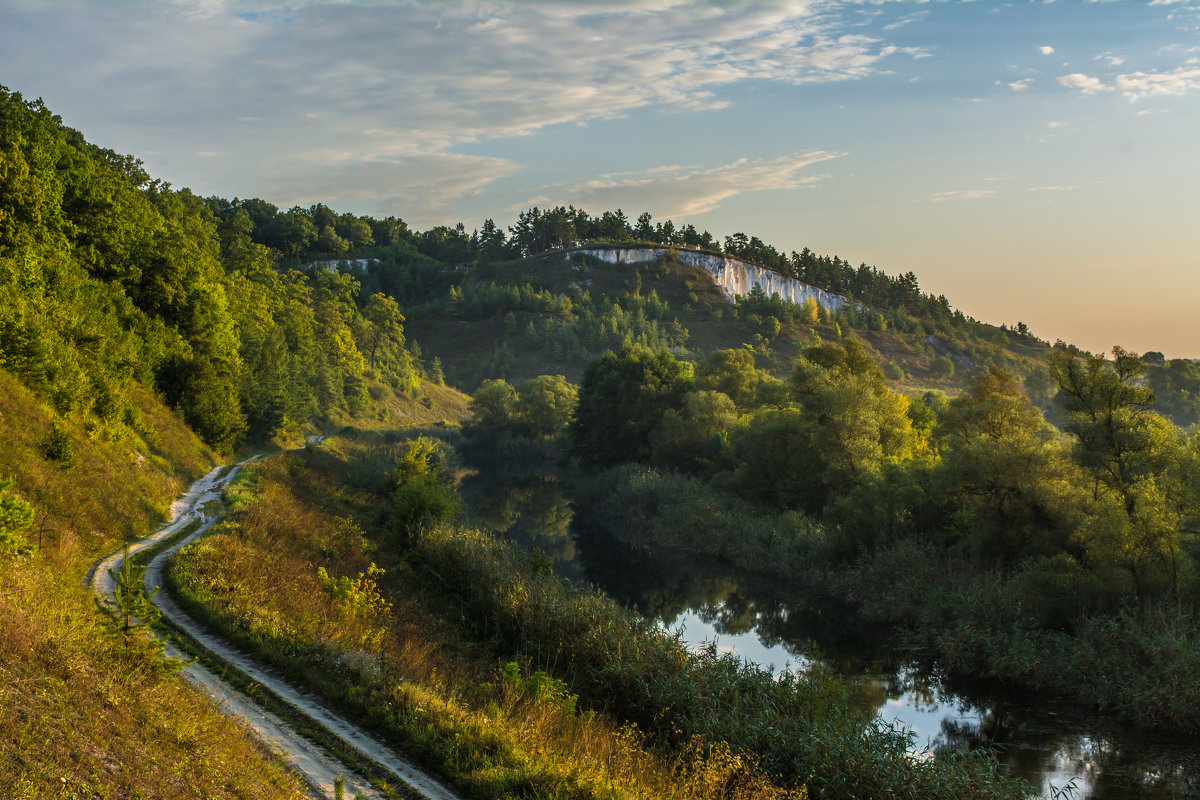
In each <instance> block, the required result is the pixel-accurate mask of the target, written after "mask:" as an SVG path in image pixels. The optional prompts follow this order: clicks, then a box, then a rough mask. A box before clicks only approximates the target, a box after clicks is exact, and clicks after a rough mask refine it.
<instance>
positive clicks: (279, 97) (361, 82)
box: [0, 0, 927, 211]
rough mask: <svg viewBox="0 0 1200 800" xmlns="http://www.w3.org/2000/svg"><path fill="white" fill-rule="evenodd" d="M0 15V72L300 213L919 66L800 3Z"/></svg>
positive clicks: (435, 200)
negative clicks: (655, 124) (15, 72)
mask: <svg viewBox="0 0 1200 800" xmlns="http://www.w3.org/2000/svg"><path fill="white" fill-rule="evenodd" d="M920 13H922V12H919V13H918V14H914V15H910V17H911V18H910V19H907V20H906V22H909V23H911V22H915V21H917V19H919V17H920ZM12 17H13V19H15V21H16V23H19V27H20V29H21V31H22V35H21V36H19V37H18V36H12V37H6V41H5V49H6V50H8V51H9V52H8V53H7V54H6V57H4V58H2V59H0V62H2V63H6V64H19V65H26V66H24V67H23V68H24V69H26V70H28V71H30V72H31V73H32V74H35V75H36V74H37V71H38V67H37V65H39V64H42V65H44V64H47V63H68V62H69V63H71V64H72V65H74V67H73V69H72V70H71V76H72V77H71V78H70V80H71V83H69V84H67V85H65V86H64V87H63V88H62V92H63V93H73V94H74V97H73V101H74V105H75V107H76V108H82V109H88V108H89V107H90V108H91V110H92V115H93V116H94V117H96V118H112V117H113V116H120V117H121V118H122V120H123V123H122V124H123V125H128V126H130V127H132V128H134V129H135V130H137V131H138V133H137V134H136V135H137V136H140V137H142V140H141V141H133V142H131V143H130V145H129V147H128V149H131V150H132V149H136V150H137V152H140V153H143V154H145V153H147V152H148V151H150V150H151V149H154V150H157V151H158V152H160V153H162V154H163V158H164V159H168V158H171V157H172V156H171V154H172V153H175V154H188V155H189V156H190V155H191V154H194V153H196V152H199V151H211V152H234V151H237V152H239V153H240V154H241V160H240V161H239V162H238V164H237V165H230V166H228V167H224V166H222V165H219V164H212V163H208V164H207V165H206V168H205V169H204V170H194V171H189V170H190V169H191V168H190V167H188V166H187V165H188V164H189V163H190V162H188V161H186V160H180V156H179V155H176V156H174V157H175V158H176V161H175V162H172V163H171V164H170V165H156V166H159V167H160V168H161V167H162V166H166V169H165V170H164V171H165V172H167V174H168V175H169V176H170V177H172V178H173V179H174V180H175V182H177V183H182V182H183V181H181V180H180V178H184V179H185V180H186V181H187V182H191V181H193V180H196V181H199V182H200V183H201V184H202V185H201V186H198V187H197V188H198V189H200V190H202V191H216V190H220V191H222V192H225V193H238V194H246V193H249V192H254V193H258V192H262V191H264V189H263V188H262V187H263V186H264V185H274V186H276V187H278V188H277V191H280V192H283V191H284V187H287V186H294V187H300V186H302V185H304V186H309V187H310V188H309V189H307V190H306V191H305V192H304V193H303V196H304V197H307V196H309V194H310V193H311V194H313V195H314V196H320V197H324V198H337V197H346V196H349V195H351V194H360V193H361V189H360V188H359V182H360V181H361V180H363V179H364V178H369V179H370V180H369V181H368V182H369V183H371V184H372V185H377V184H379V183H380V180H378V179H376V178H374V177H372V174H371V172H370V170H369V169H367V168H366V167H364V166H363V165H370V164H373V165H377V166H378V167H379V172H380V173H381V174H386V175H390V176H392V179H393V180H397V181H408V180H411V178H412V177H413V176H416V175H417V171H415V170H414V169H412V164H413V160H414V159H417V158H428V160H429V164H430V165H431V166H430V167H428V168H426V169H424V170H422V171H420V174H421V176H422V178H423V179H429V180H431V181H432V183H431V184H430V185H429V187H430V188H427V189H426V188H423V187H422V186H420V185H418V184H405V185H403V186H400V185H391V186H390V188H389V187H383V186H380V187H379V188H380V190H386V191H387V192H388V194H385V195H379V196H380V197H394V198H399V197H419V198H422V200H420V201H418V204H419V203H420V202H426V201H427V202H429V203H431V204H433V205H435V206H436V205H438V204H444V203H446V202H448V198H452V196H453V194H454V193H455V192H456V191H458V192H464V193H466V194H462V195H460V196H464V197H465V196H469V194H470V193H471V192H475V191H477V190H478V188H479V185H480V183H479V182H480V181H481V180H484V179H486V178H487V177H489V176H490V177H492V178H493V179H495V176H497V175H505V174H511V173H512V172H513V171H515V170H516V169H519V165H515V164H504V165H499V164H498V163H497V162H495V161H491V162H486V165H485V166H484V168H483V170H482V172H481V173H480V177H479V179H478V180H474V179H472V180H466V179H465V177H466V176H464V175H463V174H462V172H461V169H462V166H463V163H464V162H463V161H461V160H459V159H454V158H450V157H449V156H450V154H451V152H452V151H453V150H454V149H455V148H461V147H462V146H466V145H470V144H473V143H477V142H483V141H487V140H495V139H502V138H506V137H515V136H528V135H534V134H538V133H540V132H543V131H546V130H548V129H550V128H553V127H555V126H562V125H569V124H579V123H586V122H590V121H597V120H606V119H615V118H620V117H622V116H626V115H629V114H632V113H636V112H638V111H640V110H645V109H654V110H662V111H676V112H698V111H705V110H711V109H719V108H723V107H725V106H727V105H728V104H729V102H730V100H729V97H728V94H727V90H728V89H729V87H732V86H733V85H734V84H738V83H741V82H748V81H759V82H762V81H769V82H774V83H778V84H787V85H796V86H799V85H805V84H820V83H834V82H841V81H854V80H861V79H864V78H867V77H870V76H873V75H876V74H880V73H881V72H884V71H885V62H888V61H889V60H892V61H894V60H896V59H901V58H906V59H907V58H919V57H922V56H924V55H927V52H926V51H924V50H922V49H920V48H913V47H900V46H897V45H895V44H891V43H889V42H888V41H886V40H885V39H883V38H881V37H882V36H884V35H886V33H883V32H881V33H880V34H877V35H867V34H866V33H865V32H864V31H863V29H861V28H858V27H855V26H854V25H853V24H852V22H851V20H850V19H849V15H846V14H843V13H842V12H841V11H840V10H839V9H838V8H837V7H835V6H825V5H822V4H813V3H807V2H797V3H790V4H775V3H770V4H730V5H723V4H692V3H685V2H672V1H670V0H657V2H651V3H646V4H642V3H637V4H623V3H609V4H607V5H596V4H591V3H586V4H585V3H544V4H543V3H538V4H521V3H516V4H513V3H509V4H504V5H500V4H495V5H492V4H479V3H470V4H466V3H462V4H460V3H437V2H411V3H404V4H399V3H355V2H335V1H334V0H328V1H321V2H305V3H288V2H284V0H273V1H271V2H254V3H253V4H252V10H248V6H247V4H244V3H241V2H236V1H235V0H209V1H206V2H203V3H202V4H196V3H191V2H188V3H160V2H151V1H150V0H129V2H122V3H98V2H96V3H84V4H65V3H64V4H59V3H29V4H23V5H20V6H18V7H16V8H15V10H13V11H12ZM14 24H15V23H14ZM13 29H16V28H13ZM6 71H8V70H7V68H6ZM43 71H44V70H43ZM9 80H13V78H12V77H10V78H9ZM247 122H253V123H254V124H253V125H248V124H245V123H247ZM235 123H241V124H235ZM100 133H101V134H103V130H101V131H100ZM93 135H95V133H93ZM143 142H144V143H145V144H144V145H143ZM164 142H168V143H170V144H169V145H167V146H163V144H162V143H164ZM151 143H154V144H153V145H151ZM172 148H174V149H172ZM430 156H441V157H435V158H429V157H430ZM211 161H212V160H210V162H211ZM246 164H251V165H253V166H251V167H249V168H247V167H246V166H245V165H246ZM172 167H174V169H172ZM433 169H444V170H446V172H445V174H444V175H442V176H441V177H438V176H436V175H434V174H433V173H432V172H431V170H433ZM222 170H225V171H224V172H222ZM173 172H180V173H182V175H174V174H172V173H173ZM306 181H313V183H311V184H306V183H305V182H306ZM272 199H275V200H276V201H278V202H283V203H292V202H300V200H301V195H300V194H298V193H292V194H286V195H285V194H280V195H277V196H275V197H273V198H272ZM396 210H397V211H398V210H400V209H396Z"/></svg>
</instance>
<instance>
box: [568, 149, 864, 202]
mask: <svg viewBox="0 0 1200 800" xmlns="http://www.w3.org/2000/svg"><path fill="white" fill-rule="evenodd" d="M843 155H845V154H844V153H833V152H827V151H824V150H818V151H814V152H809V153H796V154H793V155H789V156H782V157H780V158H771V159H753V160H751V159H744V158H743V159H739V160H737V161H734V162H733V163H731V164H723V165H720V166H716V167H708V168H681V167H667V168H662V169H657V170H650V171H642V172H638V173H625V174H615V175H608V176H605V177H603V178H598V179H596V180H590V181H585V182H583V183H580V184H577V185H575V186H572V187H571V188H570V195H571V196H570V200H571V202H574V203H575V204H576V205H580V206H583V207H585V208H613V207H616V206H618V205H621V206H623V207H627V208H629V207H632V208H638V209H643V208H654V209H659V210H660V211H659V213H662V214H665V215H666V216H671V217H677V218H682V217H688V216H690V215H693V214H703V213H704V212H706V211H712V210H713V209H715V208H717V207H718V206H719V205H720V204H721V203H722V202H723V201H725V200H728V199H729V198H731V197H734V196H735V195H739V194H743V193H745V192H758V191H768V190H778V189H799V188H802V187H805V186H811V185H814V184H816V183H819V182H821V181H823V180H825V179H827V178H828V177H829V176H828V175H824V174H816V175H806V174H801V173H802V171H803V170H805V169H806V168H807V167H810V166H813V165H814V164H819V163H821V162H824V161H830V160H832V159H835V158H839V157H841V156H843ZM647 175H650V177H646V176H647Z"/></svg>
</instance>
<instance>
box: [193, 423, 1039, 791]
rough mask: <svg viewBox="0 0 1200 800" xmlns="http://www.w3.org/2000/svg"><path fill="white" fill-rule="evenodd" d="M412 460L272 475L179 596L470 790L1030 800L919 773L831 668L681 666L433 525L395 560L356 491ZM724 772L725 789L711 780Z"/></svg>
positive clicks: (944, 774) (513, 559)
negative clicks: (786, 674) (855, 706)
mask: <svg viewBox="0 0 1200 800" xmlns="http://www.w3.org/2000/svg"><path fill="white" fill-rule="evenodd" d="M400 446H403V443H398V444H397V445H395V446H393V445H387V444H385V443H383V442H382V440H375V443H374V444H371V443H368V442H367V441H363V442H359V443H345V444H343V443H340V442H339V443H338V444H337V445H336V446H335V447H334V448H332V449H329V450H328V452H306V453H302V454H297V455H294V456H288V457H287V458H286V459H285V460H282V461H277V462H275V463H274V464H268V465H264V466H262V467H260V468H259V469H258V470H257V471H256V474H258V475H260V476H261V477H260V483H259V485H258V487H257V488H255V489H254V490H253V492H252V494H254V495H255V497H256V499H255V500H253V501H250V502H244V503H243V502H241V501H238V500H237V499H236V498H235V500H234V503H233V505H234V506H235V510H234V513H233V514H232V515H231V517H230V520H229V522H228V523H227V524H226V525H227V526H226V527H225V528H223V529H222V530H219V531H218V532H217V533H216V535H214V537H212V538H210V539H208V540H205V541H204V542H203V543H201V544H200V545H198V546H196V547H195V548H194V549H193V551H191V552H190V553H189V554H187V555H186V556H185V558H184V559H182V560H181V562H180V564H179V566H178V567H177V570H176V581H177V583H178V584H179V586H180V587H181V589H182V594H183V595H184V597H185V600H186V601H187V602H189V603H190V604H191V605H192V607H193V609H194V610H195V611H194V613H204V614H206V615H207V617H208V619H210V620H211V621H213V622H214V623H215V624H217V625H218V626H222V627H223V628H224V631H223V632H224V633H226V635H229V636H231V637H233V638H237V639H240V640H241V642H242V644H243V645H244V646H247V647H251V648H255V649H257V651H258V653H259V654H260V657H263V658H265V659H267V660H269V661H272V663H275V664H276V666H277V667H278V668H279V669H281V670H283V671H285V672H289V673H291V674H292V675H294V676H295V677H296V678H297V679H299V680H302V681H304V682H307V683H308V685H310V686H312V687H313V688H316V689H318V690H320V691H321V692H322V693H324V694H325V695H326V696H327V697H330V698H331V699H332V700H333V701H334V702H336V703H337V704H338V705H339V706H341V707H342V708H343V709H344V710H345V711H346V712H347V713H348V714H351V715H352V716H354V715H356V716H357V717H358V718H359V719H360V721H363V722H364V723H365V724H368V725H369V726H371V727H373V728H374V729H375V730H376V731H377V732H378V733H379V734H380V735H381V736H383V737H384V738H391V739H394V740H395V741H397V743H401V744H402V746H404V747H405V749H407V750H408V751H409V752H413V753H414V754H417V755H419V756H421V757H422V758H425V759H428V763H429V764H430V766H432V767H435V768H436V769H438V770H439V771H442V772H443V775H444V776H445V777H446V779H447V780H448V781H450V782H452V783H454V784H455V785H456V787H457V788H459V789H460V790H461V791H463V792H464V793H465V794H468V795H470V796H474V797H497V796H506V795H507V794H509V793H513V792H515V791H516V787H518V786H525V787H526V789H527V790H530V791H532V787H534V786H537V787H540V789H539V791H541V792H542V793H543V794H552V795H554V796H570V797H586V796H605V797H608V796H656V797H661V796H689V797H691V796H696V797H700V796H708V794H709V793H710V792H716V793H717V794H726V793H727V792H728V791H730V790H731V789H736V791H734V795H735V796H745V797H751V796H762V797H774V796H785V795H786V796H791V795H794V794H796V793H803V792H806V791H807V792H809V793H813V794H816V795H819V796H827V797H857V796H862V795H863V793H864V792H865V793H869V794H875V795H885V794H886V795H888V796H896V797H914V798H917V797H939V796H941V797H960V796H964V795H973V796H985V797H1018V796H1024V795H1025V794H1026V793H1027V792H1028V790H1029V787H1027V786H1024V785H1022V784H1020V783H1019V782H1015V781H1012V780H1011V779H1007V778H1004V777H1002V775H1001V774H1000V773H999V770H998V769H997V767H996V764H995V762H994V761H992V760H989V759H986V758H981V757H975V756H970V757H968V756H961V755H957V756H950V757H947V758H945V759H939V760H937V761H929V762H923V761H914V760H913V759H912V758H911V757H910V755H909V754H908V752H907V748H906V744H907V742H906V739H905V737H904V736H902V735H900V734H897V733H894V732H892V731H888V730H884V729H881V728H879V727H878V726H876V725H875V724H874V723H873V722H871V721H870V720H869V719H865V718H864V717H863V716H862V715H861V713H859V712H856V711H853V710H852V709H850V707H849V704H848V703H847V702H846V694H845V687H843V686H841V685H840V684H839V683H838V682H837V681H836V680H834V679H832V677H831V676H830V675H829V674H828V673H827V672H824V671H822V670H813V671H810V672H807V673H803V674H797V675H795V676H793V677H791V678H788V679H786V680H781V681H777V680H775V679H774V678H773V677H772V676H771V675H770V674H769V673H767V672H764V671H760V670H757V669H754V668H750V667H747V666H745V665H744V664H741V663H739V662H738V661H737V660H736V659H730V658H723V657H721V656H719V655H717V654H716V653H715V652H711V651H710V652H708V653H701V654H692V653H689V652H688V651H687V649H686V648H684V647H683V646H682V645H681V644H680V643H679V642H678V641H676V640H675V639H674V638H673V637H671V636H669V635H666V634H663V633H662V632H660V631H659V630H658V629H657V628H656V626H654V625H652V624H651V623H649V622H648V621H646V620H643V619H640V618H638V617H636V616H635V615H632V614H630V613H629V612H627V611H624V610H623V609H621V608H620V607H619V606H618V605H617V604H615V603H613V602H612V601H611V600H609V599H607V598H605V597H603V596H601V595H599V594H597V593H596V592H594V591H587V590H581V589H572V588H570V587H567V586H564V585H563V583H562V582H561V581H560V580H558V579H557V578H555V577H554V576H553V575H552V574H551V573H550V571H549V570H548V569H547V568H546V565H545V561H544V558H542V559H539V558H538V557H537V556H536V555H535V556H533V557H530V556H527V555H525V554H523V553H520V552H518V551H516V550H514V549H513V548H511V547H509V546H507V545H505V544H503V543H501V542H498V541H496V540H495V539H493V538H492V537H490V536H488V535H487V534H483V533H480V532H478V531H474V530H471V529H469V528H466V527H464V526H461V525H455V524H442V525H433V526H427V527H425V528H423V529H422V530H421V531H420V533H419V534H417V535H413V532H412V531H408V532H406V535H405V536H404V537H401V540H402V541H404V542H405V544H403V545H399V544H398V541H400V540H398V539H397V537H396V535H395V534H394V533H392V534H389V533H388V522H389V517H390V513H391V512H390V511H388V510H385V507H383V505H382V504H381V502H380V500H381V498H380V497H379V496H378V495H376V494H373V493H372V492H371V491H369V490H366V489H362V488H356V487H355V486H353V485H350V484H348V483H347V482H346V476H348V475H355V474H356V475H359V476H360V477H363V478H366V477H367V476H366V472H367V471H366V470H363V469H362V468H361V467H362V465H363V464H364V463H365V462H366V461H369V460H371V459H373V458H376V457H377V456H379V455H380V451H387V448H389V447H400ZM372 450H375V451H376V452H374V453H372ZM383 454H384V455H386V452H384V453H383ZM382 461H383V463H388V461H389V459H388V458H383V459H382ZM390 461H391V462H392V463H394V458H393V459H390ZM354 465H357V468H356V469H351V467H352V466H354ZM301 497H303V498H304V499H303V500H301V499H300V498H301ZM339 518H340V519H339ZM298 532H302V533H299V535H298ZM267 564H269V567H267V566H266V565H267ZM372 564H374V565H375V570H377V571H376V572H372V567H371V565H372ZM318 568H320V569H323V570H324V573H323V574H324V575H325V576H327V577H325V578H322V577H321V575H322V573H321V572H319V571H318ZM268 569H269V572H270V579H269V581H268V579H267V576H266V575H265V574H264V573H265V572H266V571H267V570H268ZM378 570H382V572H378ZM356 576H357V577H356ZM325 580H328V581H331V582H332V584H326V583H323V581H325ZM331 585H332V586H333V589H332V590H331V589H330V586H331ZM267 586H270V587H271V588H270V590H268V589H267V588H266V587H267ZM281 586H284V587H288V588H287V589H280V588H279V587H281ZM338 587H341V588H338ZM343 589H344V591H342V590H343ZM189 598H190V599H189ZM352 598H358V599H352ZM364 604H365V605H364ZM385 605H386V613H385V612H384V607H385ZM353 609H357V610H353ZM497 664H499V665H500V668H499V669H498V667H497V666H496V665H497ZM506 665H511V666H506ZM605 742H607V744H604V743H605ZM585 744H586V746H584V745H585ZM575 752H578V753H582V754H583V755H581V756H578V757H579V758H583V759H584V760H583V761H582V762H580V761H576V760H575V759H576V758H577V756H572V755H570V754H571V753H575ZM588 753H590V754H591V755H588ZM689 764H690V765H692V766H690V767H687V768H684V766H685V765H689ZM635 767H636V768H635ZM697 770H699V771H697ZM449 773H454V774H449ZM718 774H719V775H724V777H722V778H721V780H720V782H719V783H720V785H721V786H723V787H724V788H720V789H718V788H717V784H711V785H710V783H709V782H711V781H713V780H714V776H716V775H718ZM535 776H540V777H535ZM704 786H708V787H709V788H708V789H704V788H703V787H704ZM602 787H604V788H602ZM738 787H741V788H738ZM522 791H525V790H522ZM713 796H716V795H713Z"/></svg>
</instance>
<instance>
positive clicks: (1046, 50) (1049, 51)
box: [1038, 44, 1054, 56]
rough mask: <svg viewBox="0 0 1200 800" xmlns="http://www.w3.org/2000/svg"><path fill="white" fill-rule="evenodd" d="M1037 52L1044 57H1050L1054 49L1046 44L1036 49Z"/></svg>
mask: <svg viewBox="0 0 1200 800" xmlns="http://www.w3.org/2000/svg"><path fill="white" fill-rule="evenodd" d="M1038 52H1039V53H1041V54H1042V55H1044V56H1052V55H1054V48H1053V47H1051V46H1050V45H1048V44H1044V45H1042V46H1041V47H1039V48H1038Z"/></svg>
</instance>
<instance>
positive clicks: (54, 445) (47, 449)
mask: <svg viewBox="0 0 1200 800" xmlns="http://www.w3.org/2000/svg"><path fill="white" fill-rule="evenodd" d="M42 455H43V456H45V457H46V458H47V459H48V460H50V461H57V462H58V468H59V469H71V468H72V467H74V466H75V448H74V447H73V446H72V445H71V437H70V435H69V434H68V433H67V432H66V430H64V429H63V428H62V426H60V425H59V424H58V423H57V422H55V423H52V424H51V426H50V432H49V433H48V434H46V438H44V439H42Z"/></svg>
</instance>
